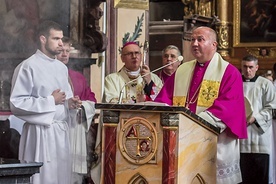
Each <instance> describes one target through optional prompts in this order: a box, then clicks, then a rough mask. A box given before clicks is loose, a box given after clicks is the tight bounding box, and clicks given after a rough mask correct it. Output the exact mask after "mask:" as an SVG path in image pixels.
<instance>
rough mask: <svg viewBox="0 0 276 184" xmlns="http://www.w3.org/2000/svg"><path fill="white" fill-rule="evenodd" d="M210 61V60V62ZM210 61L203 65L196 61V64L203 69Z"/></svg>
mask: <svg viewBox="0 0 276 184" xmlns="http://www.w3.org/2000/svg"><path fill="white" fill-rule="evenodd" d="M210 61H211V60H210ZM210 61H207V62H205V63H199V62H198V61H197V62H196V63H197V65H198V66H200V67H204V66H205V65H208V64H209V63H210Z"/></svg>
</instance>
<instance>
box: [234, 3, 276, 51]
mask: <svg viewBox="0 0 276 184" xmlns="http://www.w3.org/2000/svg"><path fill="white" fill-rule="evenodd" d="M243 1H244V2H249V0H247V1H246V0H243ZM243 7H244V6H243ZM241 17H244V15H243V12H242V0H233V47H275V46H276V42H268V41H266V40H265V39H264V40H261V41H252V42H251V41H247V42H242V41H241V40H242V39H241V37H242V36H243V35H242V34H241V32H242V30H241V29H242V27H241V23H242V22H241ZM249 39H250V38H249Z"/></svg>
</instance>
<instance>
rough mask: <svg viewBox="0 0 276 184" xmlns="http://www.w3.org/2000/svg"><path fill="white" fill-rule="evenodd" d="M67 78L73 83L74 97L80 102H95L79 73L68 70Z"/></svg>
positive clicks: (92, 94) (93, 95)
mask: <svg viewBox="0 0 276 184" xmlns="http://www.w3.org/2000/svg"><path fill="white" fill-rule="evenodd" d="M69 76H70V79H71V81H72V83H73V88H74V95H78V96H79V97H80V99H81V100H90V101H93V102H95V103H96V102H97V100H96V98H95V94H94V93H93V92H92V91H91V88H90V86H89V85H88V84H87V81H86V79H85V77H84V76H83V75H82V74H81V73H80V72H77V71H74V70H70V69H69Z"/></svg>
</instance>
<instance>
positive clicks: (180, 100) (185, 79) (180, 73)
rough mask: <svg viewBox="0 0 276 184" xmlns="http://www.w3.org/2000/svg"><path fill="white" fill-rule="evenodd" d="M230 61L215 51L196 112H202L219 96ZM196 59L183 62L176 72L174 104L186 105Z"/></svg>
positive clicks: (202, 86)
mask: <svg viewBox="0 0 276 184" xmlns="http://www.w3.org/2000/svg"><path fill="white" fill-rule="evenodd" d="M228 64H229V63H228V62H227V61H225V60H223V59H222V57H221V56H220V55H219V54H218V53H215V54H214V56H213V58H212V60H211V61H210V63H209V65H208V67H207V69H206V72H205V74H204V76H203V80H202V83H201V86H200V90H199V94H198V99H197V107H196V113H199V112H202V111H204V110H205V109H207V108H208V107H210V106H211V105H213V103H214V101H215V99H216V98H217V97H218V93H219V88H220V83H221V80H222V77H223V74H224V72H225V69H226V68H227V66H228ZM195 65H196V60H193V61H189V62H186V63H183V64H182V65H180V66H179V68H178V69H177V71H176V74H175V84H174V95H173V105H174V106H185V103H186V100H189V99H187V94H188V93H189V89H190V83H191V81H192V77H193V72H194V68H195Z"/></svg>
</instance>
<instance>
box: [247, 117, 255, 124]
mask: <svg viewBox="0 0 276 184" xmlns="http://www.w3.org/2000/svg"><path fill="white" fill-rule="evenodd" d="M255 121H256V119H255V118H254V117H253V116H251V117H250V119H249V120H248V121H247V126H249V125H252V124H254V123H255Z"/></svg>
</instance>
